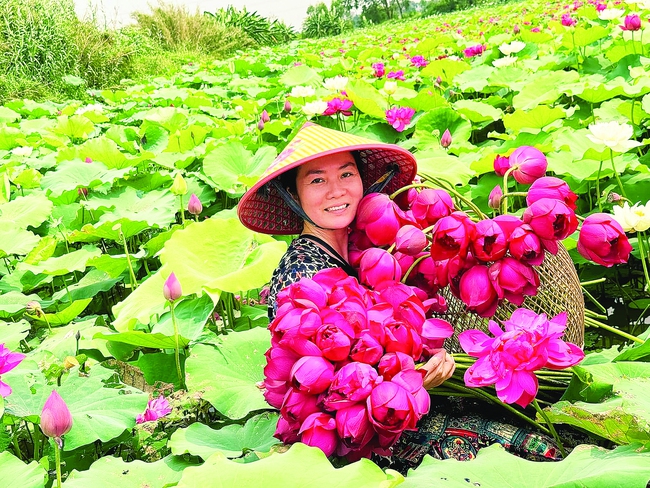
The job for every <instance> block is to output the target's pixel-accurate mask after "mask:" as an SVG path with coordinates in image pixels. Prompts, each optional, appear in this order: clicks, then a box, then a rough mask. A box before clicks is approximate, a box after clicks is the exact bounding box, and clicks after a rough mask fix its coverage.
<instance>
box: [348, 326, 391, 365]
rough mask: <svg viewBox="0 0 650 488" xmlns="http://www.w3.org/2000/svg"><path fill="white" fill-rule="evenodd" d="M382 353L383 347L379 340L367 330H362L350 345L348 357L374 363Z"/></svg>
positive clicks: (361, 361)
mask: <svg viewBox="0 0 650 488" xmlns="http://www.w3.org/2000/svg"><path fill="white" fill-rule="evenodd" d="M383 354H384V348H383V346H382V345H381V344H380V342H379V341H378V340H377V339H376V338H375V337H374V336H373V335H372V334H371V333H370V332H368V331H366V332H362V333H361V335H360V336H359V338H358V339H357V340H356V342H355V343H354V344H353V346H352V350H351V351H350V359H352V360H353V361H359V362H360V363H366V364H370V365H375V364H377V363H378V362H379V360H380V359H381V357H382V356H383Z"/></svg>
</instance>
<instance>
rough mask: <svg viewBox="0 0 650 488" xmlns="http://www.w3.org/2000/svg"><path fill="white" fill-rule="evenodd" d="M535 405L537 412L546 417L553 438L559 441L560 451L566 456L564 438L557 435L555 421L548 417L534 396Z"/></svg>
mask: <svg viewBox="0 0 650 488" xmlns="http://www.w3.org/2000/svg"><path fill="white" fill-rule="evenodd" d="M533 407H535V410H537V413H538V414H539V415H540V417H542V418H543V419H544V421H545V422H546V424H547V425H548V428H549V430H550V431H551V434H553V438H554V439H555V442H557V447H559V448H560V453H561V454H562V457H563V458H566V451H565V450H564V444H562V439H560V436H559V435H557V431H556V430H555V427H554V426H553V422H551V419H549V418H548V415H546V412H545V411H544V410H542V407H540V406H539V403H537V398H533Z"/></svg>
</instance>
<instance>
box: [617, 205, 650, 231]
mask: <svg viewBox="0 0 650 488" xmlns="http://www.w3.org/2000/svg"><path fill="white" fill-rule="evenodd" d="M614 220H616V222H618V223H619V224H621V227H623V230H624V231H625V232H643V231H644V230H647V229H648V228H650V203H646V204H645V205H641V202H637V203H635V204H634V205H633V206H632V207H630V204H629V203H628V202H625V203H624V204H623V206H622V207H619V206H618V205H617V206H615V207H614Z"/></svg>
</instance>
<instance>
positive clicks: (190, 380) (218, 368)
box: [185, 327, 271, 419]
mask: <svg viewBox="0 0 650 488" xmlns="http://www.w3.org/2000/svg"><path fill="white" fill-rule="evenodd" d="M219 338H220V339H221V341H220V344H218V345H217V346H210V345H203V344H198V345H196V346H194V347H193V348H192V352H191V354H190V355H189V357H188V358H187V360H186V362H185V371H186V373H187V387H188V389H189V390H190V391H201V392H202V397H203V398H204V399H205V400H207V401H208V402H210V403H211V404H212V405H213V406H214V408H216V409H217V410H219V412H221V413H222V414H223V415H225V416H226V417H228V418H231V419H240V418H242V417H245V416H246V415H248V414H249V413H250V412H252V411H254V410H262V409H269V408H271V407H270V406H269V404H268V403H266V401H265V400H264V397H263V396H262V392H261V390H260V389H259V388H258V387H257V386H256V383H257V382H259V381H262V380H263V379H264V373H263V370H264V365H265V364H266V358H265V357H264V353H265V352H266V350H267V349H268V348H269V347H270V344H271V337H270V335H269V332H268V331H267V330H265V329H263V328H261V327H255V328H254V329H251V330H247V331H245V332H233V333H231V334H228V335H223V336H219Z"/></svg>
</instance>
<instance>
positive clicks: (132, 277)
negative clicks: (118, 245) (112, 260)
mask: <svg viewBox="0 0 650 488" xmlns="http://www.w3.org/2000/svg"><path fill="white" fill-rule="evenodd" d="M119 233H120V240H121V241H122V244H124V254H126V264H127V265H128V266H129V281H130V282H131V291H133V290H135V289H136V288H137V287H138V279H137V278H136V277H135V273H134V272H133V265H132V264H131V255H130V254H129V246H127V244H126V237H124V234H123V233H122V227H121V226H120V228H119Z"/></svg>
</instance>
